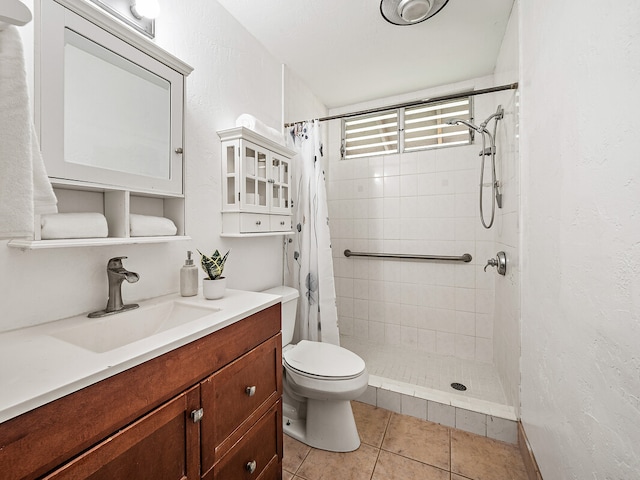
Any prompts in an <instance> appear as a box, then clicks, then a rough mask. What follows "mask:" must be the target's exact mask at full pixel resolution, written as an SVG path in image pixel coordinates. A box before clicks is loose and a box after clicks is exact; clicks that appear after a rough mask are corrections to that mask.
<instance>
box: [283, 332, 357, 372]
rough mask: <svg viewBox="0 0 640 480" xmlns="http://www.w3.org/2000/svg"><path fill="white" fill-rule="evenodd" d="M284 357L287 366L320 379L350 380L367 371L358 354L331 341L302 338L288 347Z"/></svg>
mask: <svg viewBox="0 0 640 480" xmlns="http://www.w3.org/2000/svg"><path fill="white" fill-rule="evenodd" d="M282 359H283V361H284V364H285V368H287V369H290V370H293V371H294V372H295V373H297V374H298V375H302V376H304V377H307V378H313V379H318V380H349V379H353V378H357V377H359V376H360V375H362V374H363V373H364V372H365V363H364V360H362V359H361V358H360V357H359V356H358V355H356V354H355V353H353V352H351V351H349V350H347V349H346V348H342V347H339V346H337V345H332V344H330V343H322V342H310V341H307V340H301V341H300V342H299V343H298V344H297V345H295V346H292V347H291V348H286V349H285V351H283V355H282Z"/></svg>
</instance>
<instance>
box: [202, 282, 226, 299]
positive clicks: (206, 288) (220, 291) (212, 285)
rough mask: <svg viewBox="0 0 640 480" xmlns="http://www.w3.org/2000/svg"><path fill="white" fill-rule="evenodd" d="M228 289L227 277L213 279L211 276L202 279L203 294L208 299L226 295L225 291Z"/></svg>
mask: <svg viewBox="0 0 640 480" xmlns="http://www.w3.org/2000/svg"><path fill="white" fill-rule="evenodd" d="M226 289H227V279H226V278H225V277H221V278H217V279H216V280H211V279H209V278H203V279H202V295H204V298H206V299H207V300H216V299H218V298H222V297H224V292H225V290H226Z"/></svg>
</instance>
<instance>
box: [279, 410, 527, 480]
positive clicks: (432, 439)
mask: <svg viewBox="0 0 640 480" xmlns="http://www.w3.org/2000/svg"><path fill="white" fill-rule="evenodd" d="M352 406H353V413H354V416H355V419H356V424H357V425H358V431H359V433H360V439H361V441H362V444H361V445H360V448H359V449H358V450H356V451H355V452H350V453H335V452H327V451H324V450H317V449H315V448H311V447H308V446H307V445H305V444H303V443H301V442H298V441H297V440H294V439H292V438H290V437H288V436H287V435H285V436H284V459H283V479H284V480H303V479H304V480H412V479H416V480H527V474H526V471H525V467H524V463H523V461H522V457H521V456H520V451H519V449H518V447H517V445H511V444H508V443H503V442H500V441H497V440H492V439H489V438H486V437H482V436H478V435H474V434H471V433H467V432H464V431H461V430H456V429H453V428H449V427H445V426H442V425H439V424H437V423H432V422H428V421H425V420H420V419H417V418H414V417H409V416H406V415H399V414H397V413H393V412H391V411H389V410H385V409H382V408H378V407H374V406H371V405H367V404H364V403H360V402H352Z"/></svg>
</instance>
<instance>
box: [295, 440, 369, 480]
mask: <svg viewBox="0 0 640 480" xmlns="http://www.w3.org/2000/svg"><path fill="white" fill-rule="evenodd" d="M377 458H378V449H377V448H373V447H372V446H370V445H367V444H364V443H363V444H361V445H360V448H358V450H356V451H354V452H349V453H336V452H327V451H324V450H316V449H315V448H314V449H312V450H311V452H309V455H307V458H305V460H304V462H302V465H301V466H300V468H299V469H298V471H297V472H296V475H297V476H299V477H302V478H304V479H306V480H337V479H340V480H369V479H370V478H371V474H372V473H373V468H374V466H375V463H376V459H377Z"/></svg>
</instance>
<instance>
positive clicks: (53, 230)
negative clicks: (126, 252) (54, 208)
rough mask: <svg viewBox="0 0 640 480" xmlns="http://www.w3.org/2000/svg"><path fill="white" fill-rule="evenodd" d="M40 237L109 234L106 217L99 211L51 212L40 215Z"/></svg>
mask: <svg viewBox="0 0 640 480" xmlns="http://www.w3.org/2000/svg"><path fill="white" fill-rule="evenodd" d="M40 227H41V233H40V235H41V238H42V239H43V240H56V239H62V238H104V237H107V236H108V235H109V227H108V225H107V219H106V218H105V216H104V215H102V214H101V213H92V212H88V213H53V214H49V215H42V216H41V217H40Z"/></svg>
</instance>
